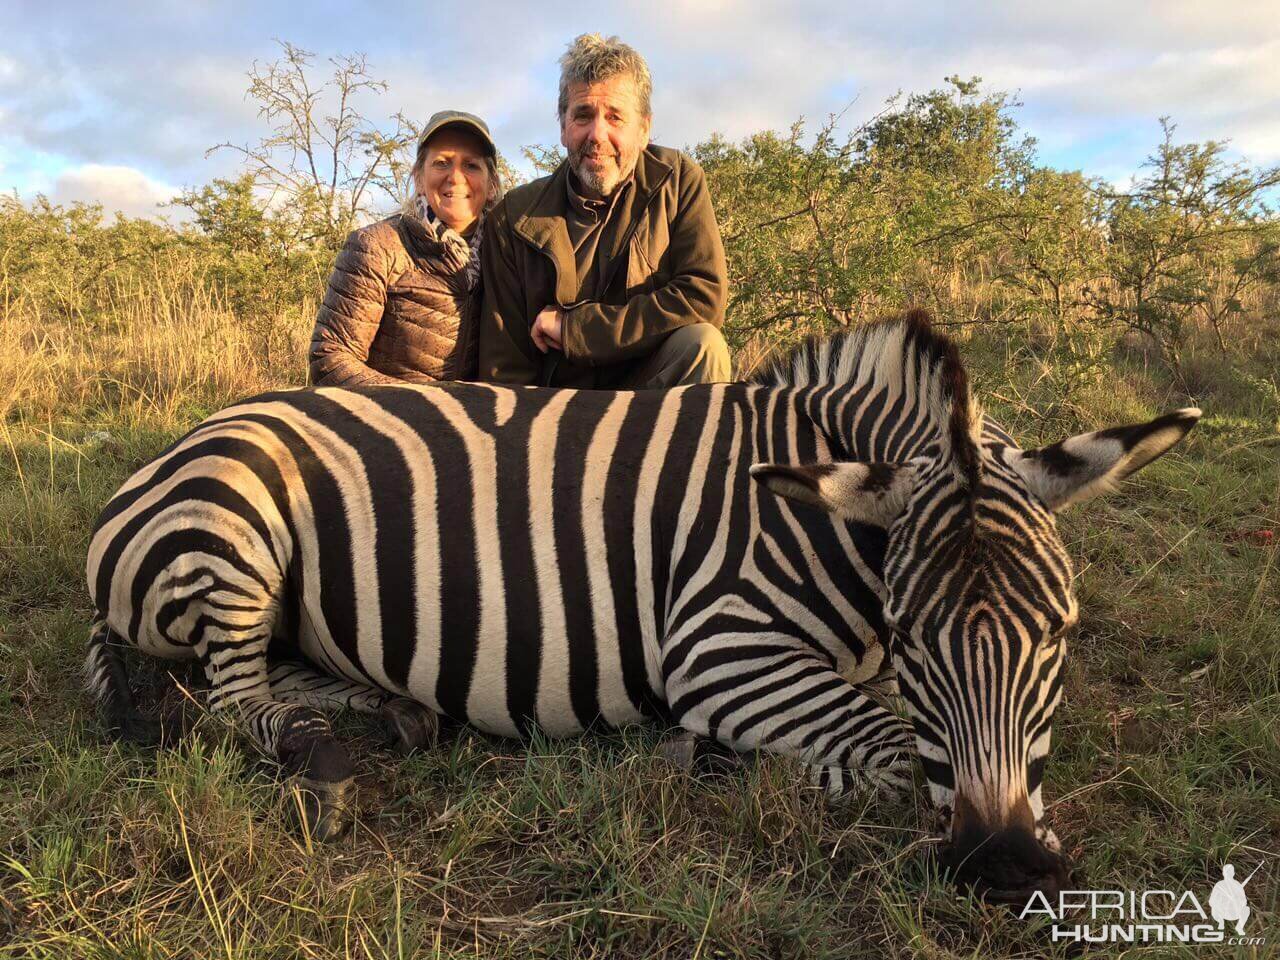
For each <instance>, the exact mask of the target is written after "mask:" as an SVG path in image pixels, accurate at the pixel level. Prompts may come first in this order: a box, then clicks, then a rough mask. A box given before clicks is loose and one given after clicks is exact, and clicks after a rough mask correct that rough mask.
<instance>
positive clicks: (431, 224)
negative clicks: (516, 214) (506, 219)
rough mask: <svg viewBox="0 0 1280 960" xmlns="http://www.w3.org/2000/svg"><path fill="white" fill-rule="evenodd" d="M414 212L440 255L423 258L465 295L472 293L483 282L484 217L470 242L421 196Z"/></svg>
mask: <svg viewBox="0 0 1280 960" xmlns="http://www.w3.org/2000/svg"><path fill="white" fill-rule="evenodd" d="M414 211H415V212H416V213H417V220H418V224H416V225H420V226H421V227H422V230H423V232H424V233H425V234H426V235H427V237H428V238H429V239H431V240H434V241H435V246H436V248H437V252H436V253H435V254H433V255H427V256H426V257H424V259H425V260H427V261H428V262H429V263H430V264H431V267H432V269H434V270H435V271H436V272H437V273H439V274H440V276H442V277H445V278H446V279H449V280H451V281H453V282H454V283H455V284H456V285H458V286H459V287H461V288H462V290H463V291H471V290H474V289H475V288H476V284H477V283H478V282H479V281H480V243H481V241H482V240H483V238H484V214H483V213H482V214H480V219H479V220H478V221H476V228H475V230H473V231H472V232H471V240H470V242H468V241H467V240H466V239H464V238H463V237H462V235H461V234H459V233H458V232H457V231H456V230H454V229H452V228H451V227H449V226H447V225H446V224H445V222H444V221H443V220H441V219H440V218H439V217H437V216H436V213H435V211H434V210H432V209H431V207H430V206H429V205H428V204H427V198H426V197H424V196H422V195H421V194H419V195H418V196H417V197H416V198H414Z"/></svg>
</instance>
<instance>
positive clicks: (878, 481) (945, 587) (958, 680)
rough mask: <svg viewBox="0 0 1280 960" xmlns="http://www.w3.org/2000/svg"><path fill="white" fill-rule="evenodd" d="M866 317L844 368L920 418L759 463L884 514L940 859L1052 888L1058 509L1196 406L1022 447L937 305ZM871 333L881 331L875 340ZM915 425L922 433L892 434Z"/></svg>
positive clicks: (881, 520)
mask: <svg viewBox="0 0 1280 960" xmlns="http://www.w3.org/2000/svg"><path fill="white" fill-rule="evenodd" d="M871 329H872V330H873V331H877V332H875V333H872V334H869V335H867V336H866V337H863V338H862V339H863V341H864V342H863V343H862V344H861V346H859V347H858V350H857V354H858V357H859V361H858V363H857V364H856V365H855V367H858V368H862V372H861V374H860V373H859V371H858V369H856V368H850V369H848V370H846V371H845V372H846V373H848V374H849V375H850V376H851V377H852V378H853V379H855V380H856V379H858V377H859V376H862V377H863V378H864V379H868V378H869V379H870V380H872V381H876V382H879V383H880V386H879V387H877V386H876V385H875V384H874V383H873V385H872V386H871V387H870V388H868V387H867V385H866V384H865V383H864V384H862V386H861V393H862V395H863V396H872V397H874V396H875V395H876V391H877V389H884V390H887V391H888V392H889V394H890V396H891V397H892V395H893V394H897V395H898V398H899V399H900V400H902V398H905V400H904V401H903V402H901V403H900V409H902V410H904V411H905V412H904V414H903V415H904V416H907V417H912V416H914V417H916V418H918V419H919V422H918V423H915V424H911V425H910V427H909V428H907V429H903V428H902V426H901V424H890V425H889V428H888V430H887V432H886V431H884V430H882V431H881V434H880V435H879V436H877V435H874V434H873V435H871V436H869V437H868V436H867V435H865V434H864V435H863V437H862V439H861V449H859V448H858V447H857V446H856V445H855V444H853V443H846V444H845V445H844V447H845V449H847V450H849V451H850V452H852V453H853V454H854V455H855V456H859V457H864V456H866V455H867V454H870V455H871V456H870V457H869V458H868V459H859V460H858V461H843V462H840V461H838V462H834V463H825V464H814V465H800V466H795V465H778V464H768V465H757V466H756V467H754V468H753V474H754V476H755V477H756V478H757V479H758V480H760V481H761V482H763V483H765V484H766V485H767V486H768V487H770V488H771V489H772V490H774V491H775V492H776V493H779V494H781V495H783V496H785V497H788V498H791V499H793V500H798V501H802V502H806V503H810V504H814V505H817V506H820V507H822V508H824V509H826V510H828V511H830V512H831V513H834V514H836V515H838V516H841V517H844V518H846V519H849V520H854V521H857V522H860V523H866V524H872V525H875V526H880V527H883V528H885V529H886V531H887V533H888V546H887V550H886V554H885V562H884V572H883V577H884V585H885V603H884V616H885V620H886V622H887V624H888V625H889V627H890V628H891V629H892V631H893V642H892V649H893V654H894V657H893V659H894V667H895V670H896V673H897V676H898V687H899V690H900V693H901V695H902V698H903V701H904V702H905V705H906V707H907V711H908V714H909V716H910V718H911V721H912V724H913V726H914V730H915V738H916V744H917V748H918V752H919V756H920V760H921V764H922V767H923V770H924V774H925V776H926V779H927V780H928V784H929V792H930V796H931V799H932V800H933V803H934V804H935V805H936V807H937V808H938V810H939V811H940V814H941V820H942V824H943V833H944V839H945V841H946V843H945V845H944V847H943V853H942V862H943V864H944V866H945V867H946V868H948V869H949V870H950V871H951V872H952V873H953V874H954V875H955V876H956V877H957V878H958V879H959V880H960V881H961V882H963V883H966V884H968V885H971V886H973V887H974V888H975V889H977V890H978V891H979V892H981V893H983V894H984V895H985V896H986V897H987V898H988V899H993V900H1008V901H1016V902H1025V900H1026V897H1027V896H1029V895H1030V893H1031V892H1032V891H1034V890H1042V891H1044V892H1045V893H1047V894H1049V895H1056V891H1057V890H1058V889H1061V888H1062V887H1063V886H1065V885H1067V881H1068V866H1067V862H1066V860H1065V858H1064V857H1063V856H1062V855H1061V853H1060V848H1059V844H1058V841H1057V838H1056V837H1055V836H1054V835H1053V833H1052V831H1051V830H1049V829H1047V827H1045V826H1044V824H1043V823H1042V820H1043V815H1044V801H1043V798H1042V795H1041V781H1042V777H1043V774H1044V767H1045V761H1046V759H1047V757H1048V753H1049V742H1050V734H1051V728H1052V723H1053V714H1054V710H1055V709H1056V707H1057V705H1058V702H1059V700H1060V698H1061V690H1062V681H1061V672H1062V664H1063V659H1064V656H1065V652H1066V644H1065V641H1064V636H1063V635H1064V633H1065V632H1066V631H1067V629H1068V628H1069V627H1070V626H1071V625H1072V624H1073V623H1074V622H1075V620H1076V600H1075V596H1074V591H1073V588H1072V569H1071V563H1070V560H1069V559H1068V557H1067V553H1066V550H1065V549H1064V547H1063V544H1062V541H1061V539H1060V537H1059V535H1058V532H1057V528H1056V524H1055V520H1054V515H1055V513H1056V512H1057V511H1059V510H1061V509H1064V508H1066V507H1068V506H1070V505H1072V504H1075V503H1079V502H1081V501H1083V500H1087V499H1089V498H1090V497H1093V496H1096V495H1098V494H1101V493H1105V492H1107V491H1109V490H1111V489H1113V488H1114V487H1115V485H1116V484H1117V483H1118V482H1119V481H1120V480H1122V479H1123V478H1124V477H1126V476H1128V475H1129V474H1132V473H1133V472H1135V471H1136V470H1139V469H1141V468H1142V467H1143V466H1145V465H1146V464H1148V463H1150V462H1151V461H1152V460H1154V459H1155V458H1156V457H1159V456H1160V455H1161V454H1163V453H1164V452H1165V451H1167V450H1169V449H1170V448H1171V447H1172V446H1173V445H1174V444H1176V443H1177V442H1178V441H1180V440H1181V439H1182V438H1183V437H1184V436H1185V435H1186V434H1187V432H1188V431H1189V430H1190V429H1191V428H1192V426H1194V425H1195V422H1196V420H1197V419H1198V418H1199V416H1200V411H1199V410H1197V409H1193V408H1188V409H1185V410H1179V411H1177V412H1175V413H1170V414H1167V415H1165V416H1162V417H1159V418H1157V419H1155V420H1152V421H1150V422H1149V423H1143V424H1137V425H1133V426H1127V427H1118V428H1114V429H1110V430H1102V431H1098V432H1095V433H1086V434H1081V435H1079V436H1074V437H1071V438H1069V439H1066V440H1063V441H1061V442H1059V443H1055V444H1052V445H1050V446H1047V447H1043V448H1041V449H1038V450H1026V451H1024V450H1020V449H1018V448H1017V447H1016V446H1015V445H1014V444H1013V443H1012V441H1011V440H1010V439H1009V438H1008V437H1007V436H1005V435H1004V434H1003V433H1002V432H1001V431H999V429H998V428H996V427H995V425H994V424H991V423H989V422H986V421H985V420H984V418H983V416H982V414H981V412H980V410H979V408H978V406H977V404H976V403H975V402H973V400H972V399H971V397H970V394H969V390H968V384H967V378H966V377H965V374H964V370H963V367H962V366H961V365H960V361H959V357H958V354H957V352H956V350H955V347H954V345H952V344H951V343H950V341H948V340H946V338H943V337H941V336H939V335H937V334H935V333H933V331H932V330H931V329H930V328H929V327H928V324H927V321H924V320H923V319H922V318H910V317H909V318H908V320H907V322H905V323H899V324H897V325H896V326H895V325H885V324H881V325H879V326H878V328H876V327H873V328H871ZM886 329H888V331H889V334H890V335H889V336H888V337H887V338H886V337H885V336H883V334H884V331H885V330H886ZM895 332H896V333H897V334H899V336H897V337H894V336H893V335H892V334H894V333H895ZM877 336H880V337H881V342H880V343H879V344H878V346H875V348H874V349H873V344H871V343H868V342H866V341H868V340H869V339H872V338H874V337H877ZM856 337H857V335H856V334H855V335H854V336H853V337H851V338H850V339H851V340H852V339H855V338H856ZM846 346H848V345H846ZM886 351H887V352H888V353H890V354H893V355H892V356H888V355H886ZM898 351H901V352H902V353H901V354H899V353H898ZM810 366H811V367H814V368H817V367H825V369H827V370H828V371H832V372H837V371H841V370H842V368H843V367H845V366H849V365H847V364H841V363H840V362H839V361H838V360H827V361H825V362H824V363H821V364H811V365H810ZM886 380H887V381H894V380H896V381H897V382H888V383H886V382H885V381H886ZM884 406H888V404H884V405H882V406H881V409H883V407H884ZM834 422H836V421H832V423H834ZM883 422H884V421H883V419H882V421H881V423H883ZM886 436H887V437H888V438H889V439H886ZM907 436H910V437H914V438H916V439H914V440H911V441H910V442H900V441H895V440H894V439H893V438H895V437H896V438H902V437H907Z"/></svg>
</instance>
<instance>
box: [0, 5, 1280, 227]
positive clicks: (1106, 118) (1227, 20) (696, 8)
mask: <svg viewBox="0 0 1280 960" xmlns="http://www.w3.org/2000/svg"><path fill="white" fill-rule="evenodd" d="M1278 14H1280V6H1278V5H1277V0H1267V2H1254V0H1226V2H1222V0H1219V2H1216V3H1215V2H1208V0H1194V2H1186V0H1163V2H1157V3H1141V2H1133V0H1109V2H1102V3H1099V2H1093V0H1070V2H1063V0H1053V2H1050V3H1044V2H1037V0H1022V2H1018V3H995V2H992V3H983V4H970V3H964V2H934V3H923V2H914V0H903V2H897V3H885V2H883V0H881V2H875V3H864V2H861V0H852V2H850V0H828V2H821V3H820V2H810V0H800V2H794V3H787V4H779V3H764V2H756V0H703V2H697V0H693V2H684V3H666V2H659V0H651V2H635V0H632V2H623V3H604V2H597V3H595V4H588V3H582V2H579V3H574V4H568V3H556V2H542V3H530V2H517V0H465V2H458V0H453V2H449V0H435V2H417V3H403V2H398V0H379V2H373V3H367V4H365V5H364V6H361V5H359V4H356V3H353V2H351V0H346V2H343V3H330V2H327V0H312V2H310V3H307V4H305V5H304V4H297V3H284V2H279V0H256V2H252V3H241V2H236V0H217V2H214V0H184V2H182V3H164V2H159V0H154V2H149V3H135V2H127V0H121V2H115V3H110V4H103V3H99V2H95V3H88V2H81V0H3V2H2V3H0V191H3V192H6V193H10V194H13V193H14V192H16V193H17V194H18V195H19V196H20V197H22V198H24V199H30V198H32V197H33V196H34V195H35V194H37V193H43V194H45V195H46V196H48V197H50V198H51V199H53V200H54V201H55V202H60V203H67V202H70V201H73V200H92V201H97V202H101V203H102V204H103V205H104V207H105V208H106V209H107V210H108V211H112V210H121V211H123V212H125V213H126V214H129V215H134V216H155V215H160V214H164V213H166V211H165V210H163V209H162V208H160V207H158V206H157V204H159V203H162V202H164V201H166V200H168V199H170V198H172V197H173V196H174V195H175V194H177V193H178V192H179V191H180V190H181V189H182V188H183V187H191V186H198V185H201V184H204V183H207V182H209V181H210V180H211V179H212V178H213V177H217V176H229V175H234V174H235V173H236V172H237V171H238V169H239V165H238V164H239V161H238V159H237V157H236V156H235V155H234V154H233V153H232V152H230V151H220V152H216V153H214V154H213V155H212V156H208V157H207V156H206V151H207V149H208V148H209V147H211V146H213V145H214V144H216V143H219V142H222V141H228V140H230V141H232V142H236V143H245V142H250V141H253V140H255V139H257V138H258V137H260V136H262V135H263V134H264V133H265V132H266V127H265V125H264V123H263V121H261V120H260V119H259V118H258V117H257V107H256V105H255V104H254V103H253V102H252V101H250V100H247V99H246V98H245V89H246V86H247V82H248V81H247V79H246V71H247V70H248V69H249V68H250V66H251V65H252V64H253V63H254V62H255V61H257V62H259V63H263V64H265V63H267V62H269V61H271V60H274V59H275V58H277V57H278V56H279V53H280V49H279V46H278V42H277V41H280V40H287V41H289V42H291V43H293V44H295V45H298V46H300V47H303V48H305V49H307V50H310V51H313V52H314V53H316V54H317V59H318V61H319V62H320V63H323V60H324V58H326V57H329V56H333V55H336V54H349V53H363V54H365V55H367V57H368V61H369V66H370V70H371V72H372V73H373V74H374V75H375V76H376V77H378V78H380V79H382V80H385V81H386V82H387V83H388V84H389V90H388V91H387V92H386V93H385V94H382V95H381V96H379V97H377V98H370V99H369V100H368V101H366V102H365V103H363V104H362V106H363V108H364V110H365V112H366V113H367V114H368V115H369V116H370V117H371V118H374V119H377V120H379V121H381V120H382V119H383V118H388V117H390V116H391V115H392V114H393V113H395V112H396V111H397V110H403V111H404V112H405V113H406V114H408V115H409V116H412V117H416V118H419V119H420V120H421V119H425V118H426V117H428V116H429V115H430V114H432V113H434V112H435V111H436V110H439V109H442V108H446V107H447V108H456V109H465V110H470V111H472V112H474V113H477V114H479V115H480V116H482V117H484V118H485V119H486V120H487V121H488V123H489V125H490V127H491V129H492V130H493V134H494V138H495V139H496V141H497V143H498V146H499V148H500V149H501V150H502V151H503V153H504V154H506V155H507V156H508V157H512V158H518V157H519V153H520V147H521V146H522V145H525V144H534V143H544V144H554V143H556V142H557V140H558V127H557V123H556V118H555V105H556V78H557V75H558V73H557V71H558V67H557V63H556V61H557V58H558V57H559V56H560V54H561V53H562V52H563V51H564V48H565V46H566V45H567V44H568V42H569V41H570V40H571V39H572V38H573V37H574V36H575V35H576V34H578V33H583V32H600V33H605V34H617V35H619V36H620V37H621V38H622V39H623V40H625V41H627V42H628V43H630V44H631V45H632V46H634V47H636V48H637V49H638V50H639V51H640V52H641V53H642V54H644V56H645V57H646V59H647V60H648V62H649V65H650V69H651V72H652V74H653V83H654V93H653V112H654V124H653V139H654V141H655V142H658V143H663V144H665V145H668V146H677V147H681V146H686V145H692V144H695V143H697V142H699V141H702V140H704V139H706V138H707V137H708V136H709V135H710V134H712V133H715V132H718V133H721V134H724V135H725V136H727V137H729V138H731V139H739V138H742V137H744V136H746V135H748V134H750V133H753V132H756V131H758V130H762V129H779V130H785V129H787V128H789V127H790V125H791V124H792V123H793V122H794V121H795V120H797V119H799V118H801V117H804V118H806V119H807V121H808V122H809V124H810V126H813V125H815V124H820V123H822V122H823V121H825V120H826V119H827V118H828V117H829V116H830V115H832V114H839V115H840V116H841V124H842V126H843V127H844V128H846V129H851V128H853V127H856V126H857V125H858V124H859V123H860V122H862V121H865V120H866V119H867V118H869V117H871V116H872V115H874V114H875V113H877V112H878V111H879V110H880V109H881V108H882V107H883V106H884V103H885V100H886V99H887V98H888V97H890V96H892V95H893V94H894V93H896V92H898V91H902V92H904V93H911V92H915V91H920V92H923V91H926V90H929V89H932V88H935V87H939V86H942V85H943V78H944V77H946V76H948V75H951V74H959V75H961V76H964V77H969V76H973V75H978V76H981V77H982V78H983V80H984V86H985V87H986V88H988V89H998V90H1007V91H1010V92H1012V93H1015V94H1016V95H1017V96H1018V99H1019V100H1020V101H1021V102H1022V106H1021V107H1020V108H1019V109H1018V110H1017V111H1016V114H1015V116H1016V118H1017V120H1018V122H1019V125H1020V126H1021V127H1022V128H1023V130H1024V131H1025V132H1027V133H1029V134H1031V135H1032V136H1034V137H1035V138H1036V139H1037V141H1038V155H1039V157H1040V159H1041V161H1042V162H1044V163H1046V164H1049V165H1052V166H1057V167H1062V168H1067V169H1081V170H1084V171H1085V172H1086V173H1088V174H1091V175H1096V176H1101V177H1104V178H1106V179H1108V180H1113V181H1118V182H1123V181H1125V180H1127V179H1128V178H1129V177H1130V176H1132V174H1133V173H1134V172H1135V170H1136V169H1137V168H1138V166H1139V165H1140V164H1141V163H1142V161H1143V160H1144V158H1145V157H1147V156H1148V155H1149V154H1150V153H1151V151H1152V149H1153V148H1154V147H1155V145H1156V144H1157V142H1158V141H1159V139H1160V127H1159V118H1160V117H1161V116H1169V117H1171V118H1172V119H1173V120H1174V121H1175V122H1176V123H1177V125H1178V130H1177V136H1178V138H1179V139H1181V140H1186V141H1193V140H1194V141H1199V140H1205V139H1217V140H1230V141H1231V145H1232V148H1233V150H1234V151H1235V152H1236V154H1238V155H1239V156H1241V157H1244V158H1246V159H1247V160H1248V161H1250V162H1251V163H1255V164H1267V165H1270V164H1277V163H1280V15H1278ZM167 213H168V215H170V216H172V215H173V211H172V210H171V209H170V210H169V211H167Z"/></svg>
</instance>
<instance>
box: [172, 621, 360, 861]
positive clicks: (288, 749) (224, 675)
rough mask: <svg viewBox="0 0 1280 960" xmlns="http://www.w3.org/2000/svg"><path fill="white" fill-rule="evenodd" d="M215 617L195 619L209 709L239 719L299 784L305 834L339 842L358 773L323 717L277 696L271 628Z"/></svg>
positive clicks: (352, 812) (349, 821) (351, 815)
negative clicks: (270, 670) (270, 665)
mask: <svg viewBox="0 0 1280 960" xmlns="http://www.w3.org/2000/svg"><path fill="white" fill-rule="evenodd" d="M215 611H216V608H212V609H211V615H210V616H208V617H206V616H200V617H197V618H196V619H195V623H196V625H197V626H196V629H197V630H198V631H199V634H200V638H199V640H198V641H197V643H196V645H195V648H196V653H197V655H198V656H199V657H200V663H201V665H202V666H203V667H204V671H205V676H207V677H208V679H209V683H210V685H211V690H210V692H209V706H210V708H211V709H212V710H213V711H215V712H222V711H230V712H234V713H236V714H238V715H239V717H240V719H241V720H242V721H243V722H244V724H245V726H246V727H247V728H248V730H249V732H250V734H251V735H252V737H253V739H254V740H255V741H256V743H257V744H258V746H260V747H261V748H262V749H263V750H264V751H265V752H266V753H267V754H268V755H269V756H272V757H275V758H276V759H277V760H278V761H279V762H280V764H281V765H282V766H283V767H284V768H285V769H286V770H288V771H289V772H290V773H291V774H293V776H294V786H295V788H296V791H297V796H298V798H299V804H300V811H299V812H300V815H301V819H302V822H303V827H304V829H305V830H306V831H307V832H308V833H310V834H311V835H312V836H313V837H315V838H316V839H317V840H320V841H326V840H333V839H336V838H337V837H339V836H341V835H342V834H343V833H345V832H346V831H347V829H348V828H349V827H350V826H351V824H352V822H353V820H354V816H355V804H354V800H355V778H354V776H353V774H354V767H353V765H352V763H351V758H350V757H349V756H348V755H347V751H346V749H345V748H344V747H343V746H342V745H341V744H340V743H338V741H337V740H335V739H334V737H333V731H332V730H331V729H330V727H329V721H328V719H327V718H326V717H325V715H324V714H323V713H321V712H320V711H319V710H317V709H315V708H314V707H311V706H306V705H304V704H301V703H283V702H281V701H279V700H277V699H275V698H273V697H272V696H271V683H270V680H269V678H268V674H267V645H268V641H269V638H270V627H269V624H266V625H264V624H263V623H255V622H252V618H246V619H248V620H249V622H242V623H241V624H240V625H235V624H234V623H233V622H228V620H227V619H226V618H227V611H226V609H225V608H224V609H223V611H222V613H221V616H222V619H219V620H213V619H212V615H213V613H214V612H215Z"/></svg>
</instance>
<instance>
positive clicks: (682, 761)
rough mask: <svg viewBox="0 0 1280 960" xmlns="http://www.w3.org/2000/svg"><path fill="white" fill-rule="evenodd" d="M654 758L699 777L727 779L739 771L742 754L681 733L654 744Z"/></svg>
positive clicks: (689, 733)
mask: <svg viewBox="0 0 1280 960" xmlns="http://www.w3.org/2000/svg"><path fill="white" fill-rule="evenodd" d="M657 754H658V756H660V757H661V758H662V759H664V760H666V761H667V762H668V763H672V764H675V765H676V766H677V767H679V768H680V769H681V770H686V771H688V772H689V773H693V774H695V775H699V776H713V777H714V776H727V775H729V774H730V773H733V772H734V771H736V770H741V769H742V767H743V765H744V763H743V759H742V754H740V753H737V752H736V751H733V750H730V749H729V748H728V747H726V746H724V745H722V744H720V743H718V742H716V741H715V740H712V739H710V738H708V737H704V736H701V735H699V734H696V733H691V732H690V731H688V730H681V731H680V732H679V733H677V734H676V735H675V736H673V737H670V738H669V739H667V740H664V741H663V742H662V743H660V744H658V750H657Z"/></svg>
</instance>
